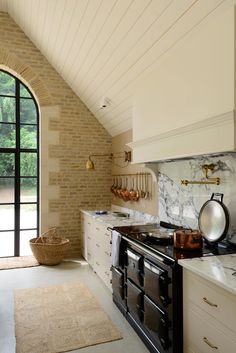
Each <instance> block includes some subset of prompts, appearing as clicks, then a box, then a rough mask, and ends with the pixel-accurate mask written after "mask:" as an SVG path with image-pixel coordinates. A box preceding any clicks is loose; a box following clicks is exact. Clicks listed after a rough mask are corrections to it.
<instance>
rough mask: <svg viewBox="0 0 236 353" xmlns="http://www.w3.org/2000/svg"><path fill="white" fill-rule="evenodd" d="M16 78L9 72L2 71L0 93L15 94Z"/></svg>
mask: <svg viewBox="0 0 236 353" xmlns="http://www.w3.org/2000/svg"><path fill="white" fill-rule="evenodd" d="M15 91H16V90H15V79H14V77H12V76H10V75H8V74H7V73H5V72H3V71H0V94H3V95H6V96H14V95H15Z"/></svg>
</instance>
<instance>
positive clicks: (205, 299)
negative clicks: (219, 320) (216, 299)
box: [202, 297, 218, 308]
mask: <svg viewBox="0 0 236 353" xmlns="http://www.w3.org/2000/svg"><path fill="white" fill-rule="evenodd" d="M202 299H203V301H204V302H205V303H207V304H208V305H210V306H214V307H215V308H217V307H218V305H217V304H214V303H212V302H210V301H209V300H208V299H207V298H206V297H203V298H202Z"/></svg>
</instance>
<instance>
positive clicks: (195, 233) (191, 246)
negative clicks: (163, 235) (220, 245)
mask: <svg viewBox="0 0 236 353" xmlns="http://www.w3.org/2000/svg"><path fill="white" fill-rule="evenodd" d="M202 240H203V239H202V233H201V232H200V231H199V230H192V229H178V230H175V231H174V247H175V248H176V249H181V250H200V249H202V244H203V241H202Z"/></svg>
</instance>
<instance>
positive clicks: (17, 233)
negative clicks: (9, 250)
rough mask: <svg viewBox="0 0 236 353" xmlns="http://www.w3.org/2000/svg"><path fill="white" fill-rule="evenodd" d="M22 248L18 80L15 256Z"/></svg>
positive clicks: (17, 98) (18, 83)
mask: <svg viewBox="0 0 236 353" xmlns="http://www.w3.org/2000/svg"><path fill="white" fill-rule="evenodd" d="M19 247H20V82H19V81H18V80H17V79H16V154H15V256H19Z"/></svg>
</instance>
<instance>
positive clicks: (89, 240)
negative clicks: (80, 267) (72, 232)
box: [85, 220, 95, 267]
mask: <svg viewBox="0 0 236 353" xmlns="http://www.w3.org/2000/svg"><path fill="white" fill-rule="evenodd" d="M85 236H86V245H87V261H88V263H89V264H90V265H91V266H92V267H94V254H95V249H94V246H95V244H94V239H93V223H92V220H89V221H88V222H87V224H86V232H85Z"/></svg>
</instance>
